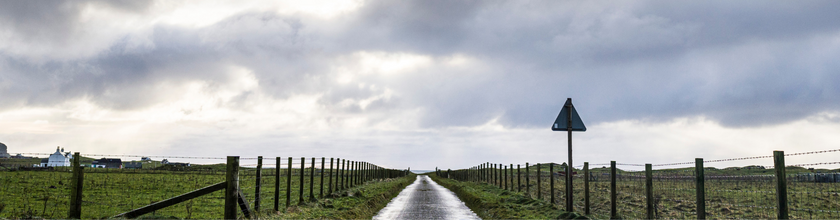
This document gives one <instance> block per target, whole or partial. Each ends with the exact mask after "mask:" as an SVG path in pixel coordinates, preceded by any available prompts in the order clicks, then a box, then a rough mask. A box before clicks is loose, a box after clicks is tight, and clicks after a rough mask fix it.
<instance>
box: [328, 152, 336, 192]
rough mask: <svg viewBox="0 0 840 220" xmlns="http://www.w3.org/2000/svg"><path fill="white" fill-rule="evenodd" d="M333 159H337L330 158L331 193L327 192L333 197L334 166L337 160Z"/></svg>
mask: <svg viewBox="0 0 840 220" xmlns="http://www.w3.org/2000/svg"><path fill="white" fill-rule="evenodd" d="M333 159H335V158H332V157H330V180H329V184H328V186H329V191H327V192H328V194H330V195H332V193H333V187H334V186H333V164H334V162H335V160H333Z"/></svg>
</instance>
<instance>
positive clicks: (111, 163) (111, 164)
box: [91, 158, 123, 169]
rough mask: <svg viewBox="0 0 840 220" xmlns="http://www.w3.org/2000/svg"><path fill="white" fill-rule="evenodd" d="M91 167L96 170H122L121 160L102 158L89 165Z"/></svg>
mask: <svg viewBox="0 0 840 220" xmlns="http://www.w3.org/2000/svg"><path fill="white" fill-rule="evenodd" d="M91 166H93V167H98V168H116V169H121V168H123V164H122V160H120V159H119V158H102V159H99V160H94V161H93V163H91Z"/></svg>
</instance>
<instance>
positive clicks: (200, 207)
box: [0, 168, 404, 219]
mask: <svg viewBox="0 0 840 220" xmlns="http://www.w3.org/2000/svg"><path fill="white" fill-rule="evenodd" d="M254 171H255V169H252V168H251V169H248V168H243V169H242V171H241V173H240V188H241V190H242V191H243V194H245V197H246V198H247V199H248V200H249V202H250V203H251V204H252V205H253V204H254V198H255V196H254V195H255V194H254V193H255V192H254V191H255V185H256V178H255V175H254ZM284 171H285V170H284ZM273 174H274V169H264V170H263V178H262V181H261V183H262V188H261V193H260V196H261V198H262V199H261V200H262V201H261V205H260V208H259V209H260V210H262V211H263V213H265V214H269V213H270V214H276V213H274V212H273V207H274V200H275V199H274V191H275V190H278V189H275V188H274V182H275V177H274V176H273ZM294 174H297V173H294ZM71 176H72V174H71V173H70V172H68V171H66V170H64V169H58V170H56V171H14V172H0V219H4V218H11V219H16V218H36V217H40V218H66V217H67V208H68V206H69V194H70V189H69V187H70V186H69V185H70V184H69V182H70V178H71ZM299 177H300V176H293V177H292V185H291V189H290V190H287V189H286V187H287V186H286V176H285V174H283V175H281V177H280V183H281V188H280V189H279V190H280V202H281V203H280V204H281V205H280V207H281V209H283V210H285V202H286V194H287V191H290V192H291V193H290V195H291V206H292V207H290V209H289V211H290V212H291V213H298V214H296V215H299V216H306V213H307V212H308V211H306V210H309V209H311V208H312V206H313V204H320V203H323V202H326V201H327V200H325V199H324V198H321V197H320V182H321V179H320V175H319V174H318V173H317V172H316V176H315V178H313V179H314V180H313V181H312V183H313V184H312V185H314V187H315V188H314V190H313V192H314V194H315V196H316V197H318V199H320V200H317V201H318V202H313V203H305V204H302V205H299V203H298V201H299V192H300V191H299V189H300V184H299V181H300V179H299ZM224 179H225V176H224V173H223V172H199V171H189V172H179V171H165V170H163V171H162V170H125V169H122V170H119V169H85V175H84V191H83V203H82V218H107V217H110V216H114V215H117V214H120V213H123V212H126V211H129V210H132V209H136V208H139V207H142V206H145V205H148V204H150V203H153V202H157V201H160V200H163V199H168V198H171V197H174V196H177V195H180V194H183V193H186V192H189V191H192V190H196V189H199V188H202V187H205V186H209V185H212V184H215V183H219V182H222V181H224ZM325 179H326V180H329V178H328V177H325ZM398 182H399V181H397V180H389V181H383V182H381V183H380V182H378V181H377V182H374V181H370V182H369V183H373V184H371V187H373V188H370V189H368V188H367V187H368V186H364V187H362V188H354V189H351V190H361V191H359V192H360V193H346V192H347V191H342V192H336V195H342V194H344V195H354V196H350V197H348V196H344V197H348V199H344V198H343V197H341V196H333V197H334V198H330V202H329V203H332V207H336V208H335V209H337V210H338V209H342V210H341V212H323V213H333V214H330V215H335V216H362V215H361V214H364V213H369V212H371V211H367V212H366V211H364V210H361V211H359V210H358V209H359V208H356V207H354V206H355V205H358V203H357V202H354V201H356V200H358V199H359V198H365V199H367V200H371V199H374V198H373V197H370V198H368V197H367V195H368V194H369V195H384V194H382V193H381V192H380V191H382V190H384V189H386V188H388V187H392V188H393V186H395V185H394V184H397V185H399V184H398ZM327 185H328V184H325V186H324V187H325V192H324V193H325V194H327V193H328V190H327V189H328V188H327V187H328V186H327ZM376 187H380V188H376ZM403 187H404V186H403ZM303 188H304V198H305V199H306V200H307V201H309V200H310V197H309V189H310V177H309V172H306V176H305V178H304V186H303ZM388 189H390V188H388ZM350 192H353V191H350ZM397 192H399V191H397ZM358 195H365V196H364V197H360V196H358ZM325 197H330V196H328V195H327V196H325ZM376 198H379V197H376ZM223 199H224V196H223V191H217V192H214V193H211V194H208V195H205V196H202V197H199V198H196V199H193V200H190V201H187V202H183V203H180V204H177V205H174V206H170V207H167V208H164V209H161V210H158V211H156V212H155V213H150V214H147V215H146V217H152V218H201V219H207V218H222V217H223V210H222V207H223V205H224V200H223ZM367 200H365V201H367ZM377 201H378V200H377ZM385 203H387V201H385ZM377 204H378V203H377ZM383 206H384V205H383ZM344 209H347V210H351V209H352V210H356V211H354V212H352V213H361V214H352V213H351V214H347V213H345V212H344V211H346V210H344ZM302 210H303V211H302ZM376 210H378V209H376ZM319 212H320V211H319ZM335 213H338V214H335ZM319 215H325V216H330V215H326V214H319ZM281 216H282V215H281ZM291 216H295V215H291ZM146 217H144V218H146Z"/></svg>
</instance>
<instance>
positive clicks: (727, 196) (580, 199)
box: [471, 165, 840, 219]
mask: <svg viewBox="0 0 840 220" xmlns="http://www.w3.org/2000/svg"><path fill="white" fill-rule="evenodd" d="M543 166H545V165H543ZM546 170H547V167H541V173H542V181H541V183H540V184H539V186H540V192H539V194H538V192H537V185H538V184H537V181H536V177H537V174H536V171H535V167H533V166H532V167H531V169H530V172H531V175H530V182H526V181H525V179H526V178H525V169H524V167H523V169H522V170H521V171H522V178H521V180H520V181H521V182H522V184H521V185H522V186H521V187H522V190H523V191H525V190H526V189H527V188H526V187H527V186H530V191H529V193H526V197H529V198H535V199H537V200H540V201H544V202H546V201H550V195H551V190H550V186H551V185H550V183H549V176H550V175H549V173H548V172H547V171H546ZM557 170H558V168H557V167H555V172H556V171H557ZM515 172H516V170H514V174H513V175H511V174H510V173H508V181H509V184H511V185H512V186H509V188H510V189H511V190H510V191H517V190H518V187H519V185H517V183H516V181H517V178H516V175H515ZM704 172H705V175H706V180H705V193H706V199H705V202H706V216H707V217H709V218H750V219H766V218H775V217H776V210H775V207H776V206H777V204H776V189H775V187H776V182H775V181H776V180H775V177H774V176H773V175H774V174H775V171H774V170H773V169H743V168H741V169H738V168H726V169H716V168H706V169H705V171H704ZM812 172H822V173H834V172H837V170H826V169H823V170H820V169H817V170H808V169H805V168H801V167H787V168H786V173H787V174H788V178H787V180H788V184H787V190H788V202H789V207H790V216H791V218H813V219H838V218H840V183H813V182H802V181H798V180H797V179H798V177H796V176H797V175H800V174H806V173H812ZM578 173H579V174H578V175H576V176H575V180H574V181H575V182H574V183H575V187H574V194H575V195H574V200H575V210H576V211H579V212H582V211H583V209H584V184H583V183H584V181H583V178H582V175H581V174H582V172H578ZM617 173H618V174H619V178H618V181H617V183H616V188H617V213H618V215H619V217H620V218H632V219H638V218H646V210H645V205H646V198H645V193H644V192H645V191H644V190H645V183H644V172H638V171H635V172H633V171H622V170H618V171H617ZM608 174H609V169H606V168H595V169H592V170H591V175H592V176H594V177H596V178H598V180H597V181H591V182H590V204H591V206H590V207H591V214H589V215H587V216H588V217H591V218H596V219H605V218H609V213H610V200H609V192H610V186H609V183H610V182H609V176H608ZM721 176H728V177H732V176H735V177H736V178H722V177H721ZM654 177H655V178H654V181H653V194H654V197H653V198H655V199H654V204H655V207H656V215H657V217H659V218H667V219H686V218H696V216H697V215H696V213H695V211H696V210H695V209H696V190H695V179H694V168H680V169H665V170H654ZM656 177H660V178H656ZM554 178H555V179H554V180H555V181H554V188H555V189H554V197H555V201H556V205H557V207H560V208H563V207H565V177H563V176H554ZM511 182H512V183H511ZM471 184H476V183H471ZM476 185H478V186H475V187H479V186H480V187H483V188H481V189H482V190H485V191H492V190H500V189H499V187H496V186H492V185H489V184H485V183H480V184H476ZM484 186H489V188H487V187H484ZM471 187H472V186H471ZM497 194H498V193H497ZM538 195H539V196H538ZM549 203H550V202H549Z"/></svg>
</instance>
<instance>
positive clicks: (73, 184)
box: [67, 152, 85, 219]
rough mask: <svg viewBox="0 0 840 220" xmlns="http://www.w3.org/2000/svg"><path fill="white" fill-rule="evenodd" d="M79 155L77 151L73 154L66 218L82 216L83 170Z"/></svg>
mask: <svg viewBox="0 0 840 220" xmlns="http://www.w3.org/2000/svg"><path fill="white" fill-rule="evenodd" d="M80 160H81V156H79V152H76V153H75V154H73V163H72V164H71V166H72V167H71V169H73V177H72V179H71V180H70V207H69V209H68V210H67V218H71V219H80V218H82V191H83V189H84V178H85V172H84V167H82V166H81V165H80Z"/></svg>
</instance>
